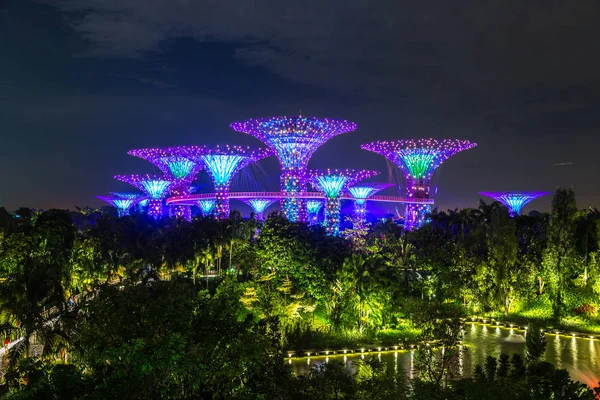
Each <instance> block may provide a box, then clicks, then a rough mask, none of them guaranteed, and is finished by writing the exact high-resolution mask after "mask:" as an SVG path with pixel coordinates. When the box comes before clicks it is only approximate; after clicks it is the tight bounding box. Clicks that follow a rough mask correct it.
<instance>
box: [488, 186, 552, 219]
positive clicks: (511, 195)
mask: <svg viewBox="0 0 600 400" xmlns="http://www.w3.org/2000/svg"><path fill="white" fill-rule="evenodd" d="M479 194H481V195H484V196H487V197H491V198H492V199H494V200H496V201H499V202H500V203H502V204H504V205H505V206H506V208H508V211H509V213H510V215H512V216H515V215H520V214H521V209H522V208H523V207H524V206H525V204H527V203H529V202H530V201H533V200H535V199H537V198H538V197H542V196H546V195H548V194H550V192H479Z"/></svg>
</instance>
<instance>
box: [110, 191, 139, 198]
mask: <svg viewBox="0 0 600 400" xmlns="http://www.w3.org/2000/svg"><path fill="white" fill-rule="evenodd" d="M109 193H110V194H112V195H113V196H115V197H118V198H120V199H134V200H136V199H139V198H141V197H146V196H144V194H143V193H140V192H109Z"/></svg>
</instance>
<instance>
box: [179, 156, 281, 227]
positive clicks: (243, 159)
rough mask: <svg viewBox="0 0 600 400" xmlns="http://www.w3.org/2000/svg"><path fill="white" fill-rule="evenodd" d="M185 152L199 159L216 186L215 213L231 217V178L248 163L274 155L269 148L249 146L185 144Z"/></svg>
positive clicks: (219, 215) (219, 216) (221, 216)
mask: <svg viewBox="0 0 600 400" xmlns="http://www.w3.org/2000/svg"><path fill="white" fill-rule="evenodd" d="M185 154H186V155H187V156H188V157H190V158H192V159H195V160H199V161H200V162H201V163H202V164H203V165H204V169H205V170H206V172H208V174H209V175H210V177H211V179H212V181H213V184H214V186H215V201H216V202H215V214H216V215H217V217H218V218H227V217H229V185H230V184H231V179H232V178H233V176H234V175H235V174H237V173H238V172H239V171H240V170H241V169H242V168H245V167H246V166H247V165H248V164H251V163H253V162H256V161H258V160H261V159H263V158H265V157H269V156H272V155H273V152H272V151H270V150H267V149H257V148H254V147H247V146H230V145H224V146H212V147H211V146H185Z"/></svg>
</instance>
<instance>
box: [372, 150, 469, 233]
mask: <svg viewBox="0 0 600 400" xmlns="http://www.w3.org/2000/svg"><path fill="white" fill-rule="evenodd" d="M475 146H477V144H475V143H473V142H470V141H468V140H458V139H443V140H437V139H407V140H393V141H381V142H372V143H367V144H363V145H362V146H361V148H362V149H364V150H369V151H372V152H375V153H378V154H381V155H383V156H384V157H386V158H387V159H389V160H390V161H392V162H393V163H394V164H396V165H397V166H398V168H400V169H401V170H402V172H403V173H404V178H405V180H406V196H407V197H408V199H409V200H411V199H414V200H422V199H429V198H430V195H431V193H430V183H431V177H432V176H433V173H434V172H435V170H436V169H437V167H439V166H440V165H441V164H442V163H443V162H444V161H446V160H447V159H448V158H449V157H451V156H452V155H454V154H456V153H458V152H460V151H463V150H468V149H470V148H473V147H475ZM430 211H431V207H430V206H428V205H423V204H418V203H408V204H407V206H406V214H405V217H404V220H405V222H404V227H405V229H407V230H410V229H413V228H414V227H419V226H420V225H422V224H423V223H424V222H425V217H426V215H427V214H428V213H429V212H430Z"/></svg>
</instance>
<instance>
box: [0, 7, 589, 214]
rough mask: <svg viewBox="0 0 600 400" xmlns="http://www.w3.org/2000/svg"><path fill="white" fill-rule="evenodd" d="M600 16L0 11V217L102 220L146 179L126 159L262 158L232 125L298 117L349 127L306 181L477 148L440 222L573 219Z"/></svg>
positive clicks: (515, 10) (443, 192)
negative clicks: (429, 152)
mask: <svg viewBox="0 0 600 400" xmlns="http://www.w3.org/2000/svg"><path fill="white" fill-rule="evenodd" d="M598 15H600V4H597V3H595V2H593V1H582V2H579V3H578V4H577V5H575V6H573V4H568V3H566V2H565V3H555V4H551V5H547V4H541V3H539V2H535V1H533V0H527V1H525V2H523V1H520V2H517V1H511V2H508V3H507V2H503V3H501V5H499V4H498V3H496V2H493V1H491V0H484V1H477V2H475V1H467V2H462V3H461V4H460V5H456V4H447V3H446V2H441V1H439V0H437V1H434V2H433V3H428V4H427V5H425V4H412V3H410V2H394V1H391V0H390V1H386V2H383V3H379V4H377V5H373V4H370V5H365V4H364V3H363V2H339V1H333V2H328V3H327V4H322V3H319V2H314V3H312V2H311V3H310V4H299V3H290V4H284V3H282V2H271V1H262V2H255V3H253V4H252V6H251V7H250V6H240V5H239V3H228V2H226V1H225V2H219V3H218V4H212V5H211V6H210V7H209V6H206V5H203V4H194V3H193V2H189V1H186V0H181V1H178V2H172V1H169V0H159V1H155V2H153V3H152V4H151V5H148V3H147V2H145V1H141V0H122V1H120V2H110V3H107V2H104V1H100V0H67V1H59V0H39V1H36V0H22V1H21V0H7V2H5V4H3V5H1V6H0V43H1V44H2V45H3V46H2V47H3V49H4V51H5V57H4V59H5V61H4V62H3V63H2V64H0V132H2V133H3V134H2V139H3V145H2V146H0V149H1V150H0V165H1V168H0V171H2V172H1V173H2V177H1V179H2V186H1V189H0V200H1V203H0V206H4V207H6V208H7V209H9V210H14V209H16V208H18V207H34V208H42V209H50V208H71V209H72V208H73V207H74V206H76V205H77V206H81V207H85V206H92V207H98V206H102V205H103V203H102V202H101V201H100V200H97V199H95V198H94V196H96V195H105V194H107V193H108V192H109V191H123V190H132V189H133V188H130V187H128V186H127V185H126V184H123V183H120V182H117V181H115V180H113V179H112V176H113V175H116V174H129V173H152V172H154V171H155V168H154V167H153V166H152V165H151V164H149V163H147V162H145V161H143V160H140V159H137V158H135V157H131V156H128V155H127V154H126V152H127V150H129V149H133V148H143V147H156V146H168V145H183V144H205V143H206V144H217V143H223V144H225V143H229V144H246V145H255V146H261V145H262V144H261V143H260V142H259V141H258V140H256V139H254V138H252V137H250V136H247V135H244V134H241V133H237V132H234V131H233V130H231V129H230V128H229V123H231V122H232V121H237V120H243V119H247V118H252V117H268V116H275V115H296V114H297V113H298V111H299V110H300V109H302V111H303V113H304V114H305V115H310V116H318V117H330V118H341V119H347V120H351V121H354V122H356V123H357V124H358V130H357V131H355V132H351V133H347V134H343V135H340V136H339V137H336V138H333V139H332V140H331V141H329V142H328V143H326V144H325V145H324V146H323V147H322V148H321V149H319V150H318V151H317V152H316V153H315V154H314V156H313V158H312V160H311V162H310V164H309V168H326V167H331V168H363V169H376V170H379V171H380V172H381V175H380V176H379V177H378V178H377V179H378V180H385V179H386V178H387V176H388V175H389V168H388V164H387V163H386V161H385V159H384V158H383V157H381V156H378V155H376V154H373V153H370V152H367V151H363V150H361V149H360V144H362V143H366V142H369V141H374V140H386V139H400V138H419V137H434V138H459V139H468V140H472V141H474V142H476V143H478V147H476V148H474V149H471V150H468V151H465V152H462V153H459V154H457V155H455V156H453V157H451V158H450V159H449V160H447V161H446V162H445V163H444V165H443V166H442V168H441V171H438V174H437V176H436V177H435V178H434V179H435V180H436V181H437V182H439V187H438V195H437V199H436V206H437V207H438V208H439V209H440V210H446V209H453V208H457V207H459V208H464V207H473V206H476V205H477V202H478V200H479V199H480V198H482V196H480V195H479V194H478V192H480V191H509V190H528V191H529V190H533V191H535V190H547V191H553V190H554V189H555V188H556V187H558V186H560V187H567V188H568V187H573V188H574V189H575V192H576V195H577V201H578V206H579V208H587V207H590V206H595V207H598V206H600V188H599V187H598V185H597V184H595V181H596V180H597V177H596V176H595V175H596V173H595V172H594V171H599V170H600V162H599V161H598V157H597V156H596V154H595V150H596V149H597V148H598V147H599V146H600V135H598V131H599V130H600V129H599V128H600V112H599V111H600V72H599V71H600V68H599V64H600V62H599V61H600V55H599V54H598V53H597V52H594V51H593V49H594V48H595V38H597V37H600V26H598V24H597V23H596V22H595V19H596V18H595V17H596V16H598ZM278 171H279V169H278V164H277V161H276V159H275V158H270V159H267V160H264V161H262V162H261V163H260V165H259V166H258V167H255V168H252V170H251V173H250V174H248V173H244V172H242V174H241V176H240V177H239V178H238V179H237V183H236V184H234V186H233V189H234V190H235V188H236V185H243V184H248V185H252V186H261V185H262V186H269V187H270V186H272V185H277V181H278V176H277V173H278ZM392 175H393V181H394V182H396V183H398V176H399V173H398V172H397V171H396V172H394V173H393V174H392ZM202 181H203V182H204V183H207V182H208V181H207V177H206V175H204V177H203V178H202ZM265 189H268V188H265ZM253 190H257V189H253ZM490 201H491V200H490ZM550 201H551V196H546V197H544V198H541V199H539V200H536V201H535V202H532V203H531V204H530V205H528V206H526V207H525V209H524V213H525V214H526V213H528V212H529V211H531V210H534V209H537V210H540V211H548V210H549V207H550ZM242 207H244V206H240V208H242ZM233 208H235V207H233Z"/></svg>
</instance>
